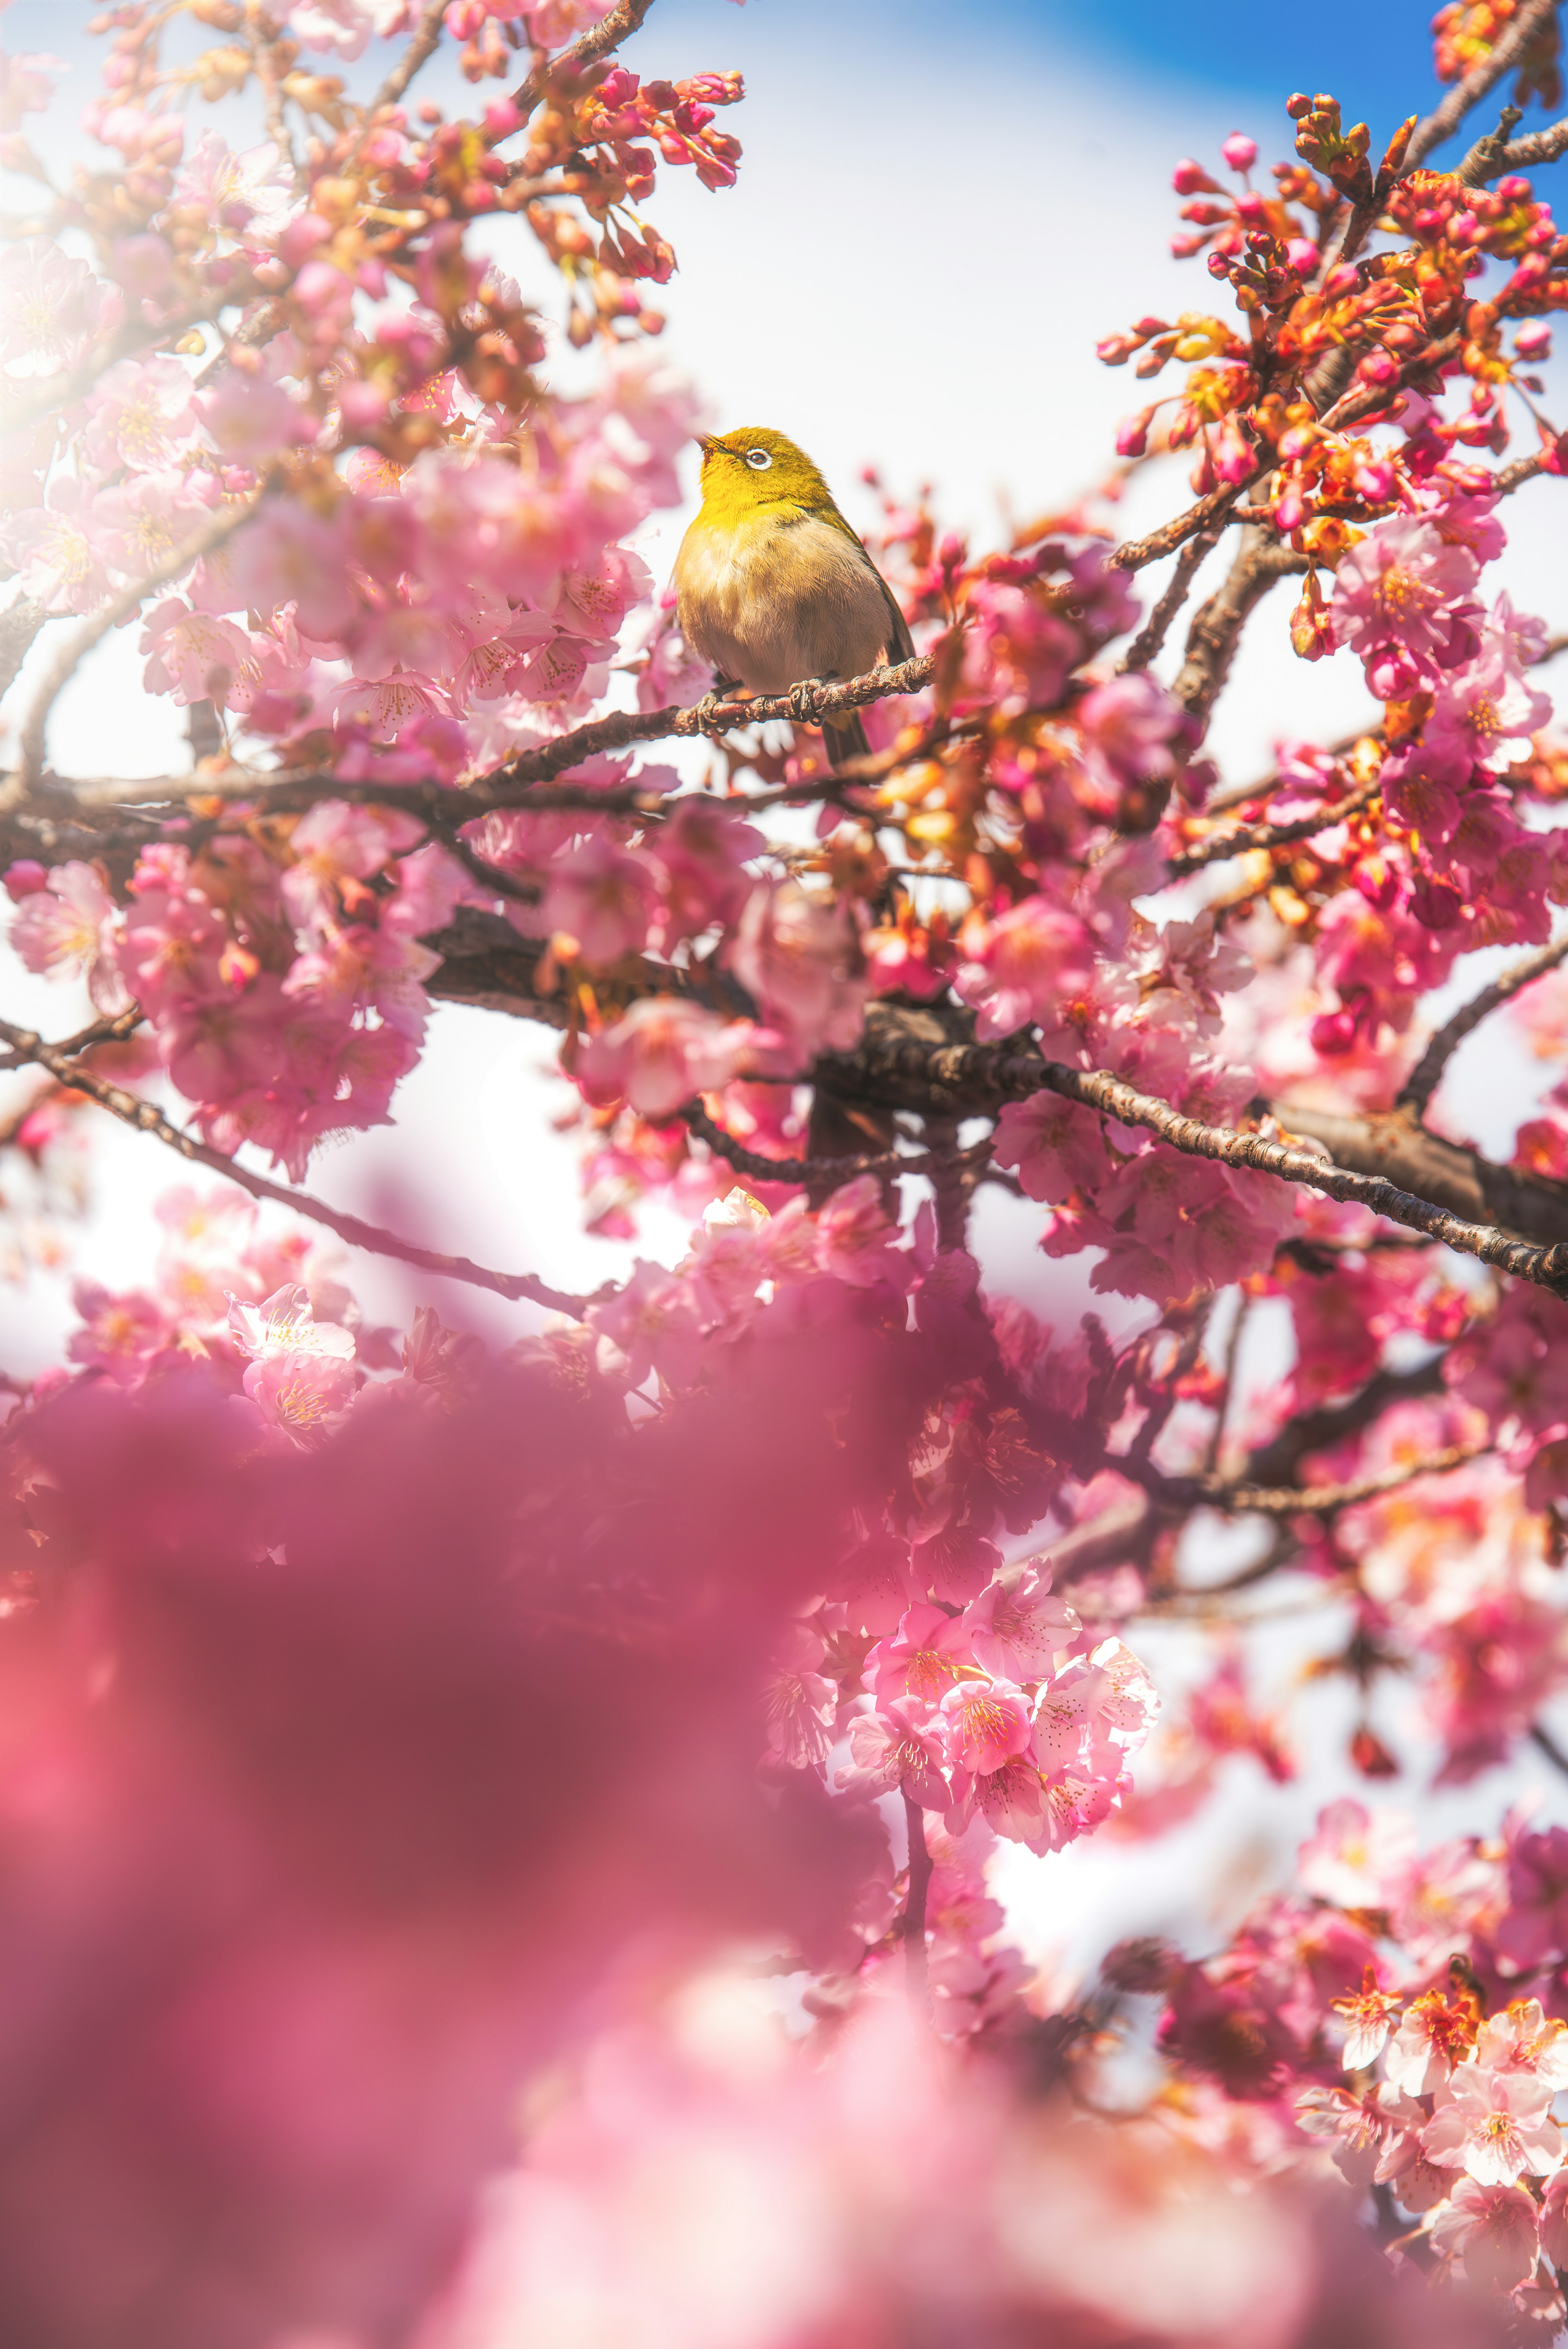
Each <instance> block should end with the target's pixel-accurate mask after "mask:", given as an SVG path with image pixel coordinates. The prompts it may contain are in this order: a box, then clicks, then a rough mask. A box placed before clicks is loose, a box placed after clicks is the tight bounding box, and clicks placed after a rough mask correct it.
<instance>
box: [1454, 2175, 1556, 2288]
mask: <svg viewBox="0 0 1568 2349" xmlns="http://www.w3.org/2000/svg"><path fill="white" fill-rule="evenodd" d="M1431 2241H1432V2246H1433V2249H1434V2250H1436V2251H1440V2252H1442V2253H1443V2254H1444V2255H1445V2256H1446V2257H1448V2258H1450V2259H1452V2258H1457V2259H1459V2260H1460V2261H1462V2262H1463V2265H1464V2271H1465V2273H1466V2275H1467V2276H1469V2277H1470V2280H1471V2282H1475V2283H1483V2284H1491V2285H1493V2286H1494V2287H1495V2288H1496V2289H1498V2290H1499V2291H1502V2292H1507V2291H1508V2290H1510V2289H1511V2287H1512V2286H1513V2285H1515V2284H1520V2283H1523V2282H1525V2280H1526V2278H1527V2277H1529V2276H1531V2275H1532V2274H1533V2273H1534V2271H1535V2261H1536V2252H1537V2247H1538V2235H1537V2229H1536V2218H1535V2205H1534V2203H1533V2202H1532V2200H1531V2199H1530V2196H1529V2195H1528V2194H1527V2193H1526V2192H1525V2190H1524V2189H1523V2187H1522V2186H1513V2185H1508V2184H1500V2185H1490V2186H1489V2185H1482V2184H1480V2182H1479V2181H1478V2180H1477V2179H1475V2178H1461V2179H1460V2183H1459V2184H1458V2185H1457V2186H1456V2187H1455V2189H1454V2190H1453V2193H1452V2195H1451V2197H1450V2198H1449V2200H1448V2201H1447V2202H1446V2203H1445V2204H1444V2205H1443V2207H1442V2209H1440V2210H1439V2212H1438V2215H1437V2217H1436V2219H1435V2220H1433V2221H1432V2230H1431Z"/></svg>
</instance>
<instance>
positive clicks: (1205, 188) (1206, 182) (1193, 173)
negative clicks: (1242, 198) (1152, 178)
mask: <svg viewBox="0 0 1568 2349" xmlns="http://www.w3.org/2000/svg"><path fill="white" fill-rule="evenodd" d="M1171 186H1172V187H1173V188H1174V189H1175V191H1176V193H1177V194H1178V195H1179V196H1219V195H1223V193H1224V190H1223V189H1222V187H1221V185H1220V183H1219V181H1218V180H1211V179H1210V177H1209V174H1208V173H1207V171H1204V169H1203V166H1202V163H1194V162H1193V161H1192V160H1191V158H1188V159H1186V160H1183V161H1182V162H1180V163H1178V164H1177V166H1176V169H1175V170H1174V171H1172V172H1171Z"/></svg>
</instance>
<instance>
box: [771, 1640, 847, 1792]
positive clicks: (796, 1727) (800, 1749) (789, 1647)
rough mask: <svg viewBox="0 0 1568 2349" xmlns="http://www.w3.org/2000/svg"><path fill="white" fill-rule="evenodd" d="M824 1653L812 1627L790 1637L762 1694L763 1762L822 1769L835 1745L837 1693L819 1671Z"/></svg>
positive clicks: (793, 1767) (778, 1656) (798, 1767)
mask: <svg viewBox="0 0 1568 2349" xmlns="http://www.w3.org/2000/svg"><path fill="white" fill-rule="evenodd" d="M825 1654H826V1650H825V1649H824V1648H823V1645H822V1642H821V1640H820V1639H819V1638H818V1636H817V1634H816V1632H815V1631H813V1630H811V1629H810V1625H809V1624H805V1623H797V1624H794V1625H792V1626H791V1628H790V1630H789V1632H788V1633H787V1634H786V1637H785V1640H784V1645H783V1647H782V1649H781V1650H780V1651H779V1654H778V1655H776V1656H775V1658H774V1661H773V1670H772V1672H771V1674H770V1675H769V1681H768V1683H767V1686H766V1689H765V1691H764V1693H763V1714H764V1718H765V1719H766V1721H767V1723H768V1752H767V1755H766V1756H765V1759H767V1760H769V1761H771V1762H775V1763H777V1764H779V1767H780V1768H782V1769H786V1770H814V1769H820V1767H821V1765H822V1764H823V1763H824V1762H825V1761H826V1760H827V1758H828V1750H829V1747H830V1745H831V1744H832V1726H833V1718H834V1715H835V1714H836V1713H837V1712H838V1706H839V1692H838V1689H837V1688H836V1686H835V1685H834V1683H833V1682H831V1681H830V1680H825V1679H824V1678H823V1676H822V1674H821V1672H820V1671H819V1669H818V1667H819V1666H820V1663H821V1662H822V1661H823V1658H824V1656H825Z"/></svg>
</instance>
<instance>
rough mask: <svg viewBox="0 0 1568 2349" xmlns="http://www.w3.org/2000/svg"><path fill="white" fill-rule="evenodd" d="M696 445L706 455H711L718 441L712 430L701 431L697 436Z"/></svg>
mask: <svg viewBox="0 0 1568 2349" xmlns="http://www.w3.org/2000/svg"><path fill="white" fill-rule="evenodd" d="M696 445H697V447H698V448H699V449H700V450H702V453H703V455H704V456H705V457H711V456H712V454H713V452H714V450H716V449H717V446H718V443H717V440H715V439H714V437H713V435H712V433H711V432H699V433H698V434H697V436H696Z"/></svg>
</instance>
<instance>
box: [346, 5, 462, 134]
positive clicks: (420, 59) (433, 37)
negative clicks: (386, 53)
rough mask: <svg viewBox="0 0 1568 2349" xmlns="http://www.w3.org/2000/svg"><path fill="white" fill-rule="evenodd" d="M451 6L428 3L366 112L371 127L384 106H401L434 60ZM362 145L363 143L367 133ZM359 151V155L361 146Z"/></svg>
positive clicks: (366, 118) (367, 121)
mask: <svg viewBox="0 0 1568 2349" xmlns="http://www.w3.org/2000/svg"><path fill="white" fill-rule="evenodd" d="M447 5H448V0H425V13H424V15H423V16H421V17H420V19H419V22H418V25H417V26H416V27H415V30H414V37H413V39H412V40H411V41H410V42H409V44H408V46H407V48H406V49H405V50H404V52H403V54H402V56H401V57H399V58H398V60H397V64H396V65H395V66H394V67H393V68H392V70H391V72H390V73H389V74H388V75H387V78H386V80H385V81H384V82H383V83H382V85H381V87H380V88H379V89H378V90H377V93H376V95H375V97H374V98H372V99H371V101H370V103H369V105H368V106H367V107H366V110H365V120H366V123H367V124H368V123H372V122H374V121H375V119H376V117H377V115H378V114H379V113H380V112H381V109H383V107H387V106H396V105H397V100H398V99H399V98H401V97H402V95H403V92H404V91H405V90H406V89H407V87H408V84H409V83H410V82H411V81H412V80H413V78H414V76H415V75H416V74H417V73H418V70H419V68H420V67H421V66H423V65H426V64H428V62H429V60H430V58H431V57H434V55H435V53H436V48H437V45H438V42H439V40H440V37H441V19H442V17H443V16H445V15H446V13H447ZM359 143H363V134H362V135H361V141H360V142H359ZM355 151H356V154H357V152H358V145H357V144H356V150H355Z"/></svg>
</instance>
